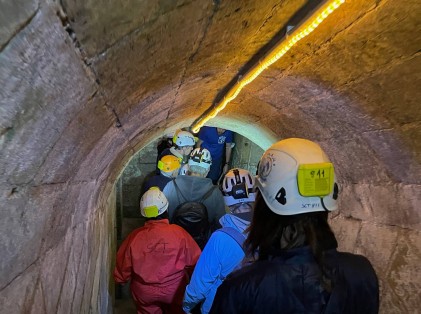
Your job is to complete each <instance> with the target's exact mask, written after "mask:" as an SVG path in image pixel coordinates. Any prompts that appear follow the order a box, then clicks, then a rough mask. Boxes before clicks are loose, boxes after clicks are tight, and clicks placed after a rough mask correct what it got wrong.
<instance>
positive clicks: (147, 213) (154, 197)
mask: <svg viewBox="0 0 421 314" xmlns="http://www.w3.org/2000/svg"><path fill="white" fill-rule="evenodd" d="M167 209H168V200H167V198H166V197H165V195H164V193H162V192H161V191H160V190H159V188H158V187H156V186H153V187H151V188H150V189H149V190H147V191H146V192H145V194H143V196H142V198H141V199H140V213H141V215H142V216H143V217H146V218H153V217H157V216H159V215H161V214H162V213H164V212H165V211H166V210H167Z"/></svg>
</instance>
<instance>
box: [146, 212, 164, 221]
mask: <svg viewBox="0 0 421 314" xmlns="http://www.w3.org/2000/svg"><path fill="white" fill-rule="evenodd" d="M161 219H169V214H168V210H166V211H164V212H163V213H162V214H161V215H158V216H156V217H150V218H146V220H161Z"/></svg>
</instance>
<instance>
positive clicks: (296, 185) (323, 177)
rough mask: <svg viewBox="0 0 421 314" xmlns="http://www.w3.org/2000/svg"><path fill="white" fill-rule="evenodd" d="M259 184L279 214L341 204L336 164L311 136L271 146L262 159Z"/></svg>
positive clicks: (303, 211) (321, 208)
mask: <svg viewBox="0 0 421 314" xmlns="http://www.w3.org/2000/svg"><path fill="white" fill-rule="evenodd" d="M256 186H257V188H258V189H259V190H260V192H261V194H262V196H263V199H264V200H265V202H266V204H267V205H268V207H269V208H270V209H271V210H272V211H273V212H274V213H276V214H279V215H295V214H301V213H310V212H319V211H333V210H336V209H337V208H338V206H337V202H336V200H337V198H338V185H337V183H336V178H335V173H334V168H333V164H332V163H330V161H329V158H328V157H327V156H326V154H325V153H324V152H323V150H322V149H321V147H320V146H319V145H318V144H316V143H314V142H311V141H309V140H305V139H300V138H290V139H286V140H282V141H279V142H277V143H275V144H273V145H272V146H271V147H269V149H267V150H266V151H265V153H264V154H263V156H262V158H261V159H260V163H259V169H258V176H257V178H256Z"/></svg>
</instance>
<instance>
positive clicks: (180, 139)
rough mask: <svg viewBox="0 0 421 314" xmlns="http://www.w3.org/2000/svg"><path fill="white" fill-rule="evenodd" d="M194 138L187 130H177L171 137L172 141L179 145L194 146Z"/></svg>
mask: <svg viewBox="0 0 421 314" xmlns="http://www.w3.org/2000/svg"><path fill="white" fill-rule="evenodd" d="M196 140H197V139H196V138H195V137H194V136H193V134H191V133H190V132H187V131H178V132H175V134H174V137H173V139H172V141H173V143H174V144H175V145H177V146H179V147H183V146H194V144H195V143H196Z"/></svg>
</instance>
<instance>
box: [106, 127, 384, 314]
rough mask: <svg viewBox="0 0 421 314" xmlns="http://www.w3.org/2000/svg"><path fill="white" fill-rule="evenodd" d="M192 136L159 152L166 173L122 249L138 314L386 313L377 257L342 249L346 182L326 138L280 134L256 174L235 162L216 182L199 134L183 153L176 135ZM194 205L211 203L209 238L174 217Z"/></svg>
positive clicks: (122, 272)
mask: <svg viewBox="0 0 421 314" xmlns="http://www.w3.org/2000/svg"><path fill="white" fill-rule="evenodd" d="M182 132H186V133H182ZM187 133H189V132H187V131H181V132H178V134H176V135H175V136H174V139H173V142H174V143H175V144H176V146H174V148H167V149H165V150H164V152H163V153H162V154H161V155H160V156H159V158H158V165H157V167H158V169H159V171H160V173H159V174H157V175H156V176H155V177H153V178H151V179H150V180H152V182H151V183H150V184H149V186H148V187H147V190H146V192H145V193H144V194H143V196H142V198H141V201H140V211H141V214H142V216H144V217H146V218H147V221H146V223H145V225H144V226H143V227H141V228H138V229H136V230H135V231H133V232H132V233H131V234H130V235H129V236H128V237H127V238H126V239H125V240H124V242H123V243H122V245H121V246H120V248H119V250H118V253H117V262H116V268H115V270H114V278H115V280H116V282H117V283H126V282H127V281H129V280H131V291H132V295H133V299H134V301H135V303H136V307H137V311H138V313H377V312H378V308H379V287H378V280H377V276H376V274H375V272H374V270H373V267H372V266H371V264H370V262H369V261H368V260H367V259H366V258H365V257H363V256H361V255H355V254H351V253H343V252H339V251H337V249H336V248H337V241H336V238H335V236H334V234H333V232H332V230H331V229H330V227H329V224H328V213H329V212H331V211H334V210H336V209H337V207H338V206H337V199H338V194H339V188H338V184H337V182H336V177H335V172H334V167H333V164H332V163H331V162H330V160H329V159H328V157H327V156H326V154H325V153H324V152H323V150H322V149H321V147H320V146H319V145H318V144H316V143H314V142H312V141H309V140H305V139H298V138H291V139H285V140H281V141H279V142H277V143H275V144H273V145H272V146H271V147H270V148H269V149H267V150H266V151H265V153H264V154H263V156H262V157H261V159H260V162H259V166H258V172H257V175H256V176H254V175H252V174H251V173H250V172H249V171H247V170H245V169H239V168H232V169H230V170H229V171H227V172H224V173H223V174H224V177H223V180H222V183H221V184H220V185H219V186H216V185H215V184H214V183H213V182H212V179H211V178H209V177H207V176H208V174H209V172H210V168H211V165H212V164H213V159H212V156H211V153H210V152H209V150H208V149H207V148H204V147H197V148H194V145H195V144H196V139H195V137H194V136H193V135H192V134H191V133H189V134H190V135H191V138H192V139H193V141H189V142H188V143H189V144H193V145H189V146H191V147H189V148H183V149H182V150H181V151H183V153H180V155H177V154H175V153H174V152H175V150H176V149H178V152H180V147H184V146H187V145H183V144H184V143H187V141H185V142H183V141H181V140H179V141H178V142H177V139H179V137H180V136H186V137H187V136H188V137H189V136H190V135H189V134H187ZM216 134H218V133H216ZM226 143H232V138H231V139H230V138H228V141H226ZM200 144H202V145H203V143H200V141H199V146H200ZM226 146H228V145H226ZM231 148H232V146H231ZM168 151H170V153H168ZM187 151H189V153H186V152H187ZM186 154H187V156H188V157H185V156H186ZM181 155H182V156H181ZM226 155H228V154H226ZM228 157H230V156H228ZM227 160H229V159H227ZM183 164H184V165H185V170H184V171H183V172H182V171H181V169H182V168H183ZM223 166H224V161H222V162H221V163H220V164H219V167H220V168H219V169H220V171H222V170H223V169H222V168H223ZM224 170H227V169H224ZM180 174H181V175H180ZM183 174H184V175H183ZM159 176H161V177H165V178H166V179H164V180H162V181H161V179H159ZM217 180H218V179H217ZM186 202H198V203H203V205H204V207H205V208H206V209H207V211H206V212H207V215H208V219H209V223H210V231H211V232H210V237H209V238H208V239H206V240H207V241H205V243H203V245H200V244H201V243H199V242H197V241H195V238H194V237H193V236H192V234H191V231H190V230H189V232H190V233H189V232H188V231H187V230H188V229H186V228H183V227H181V226H179V225H177V224H175V223H172V222H173V221H175V216H177V213H178V209H179V208H180V206H181V205H183V204H185V203H186ZM193 218H194V217H193ZM193 218H192V220H191V221H193V220H194V219H193ZM199 245H200V246H199Z"/></svg>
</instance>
